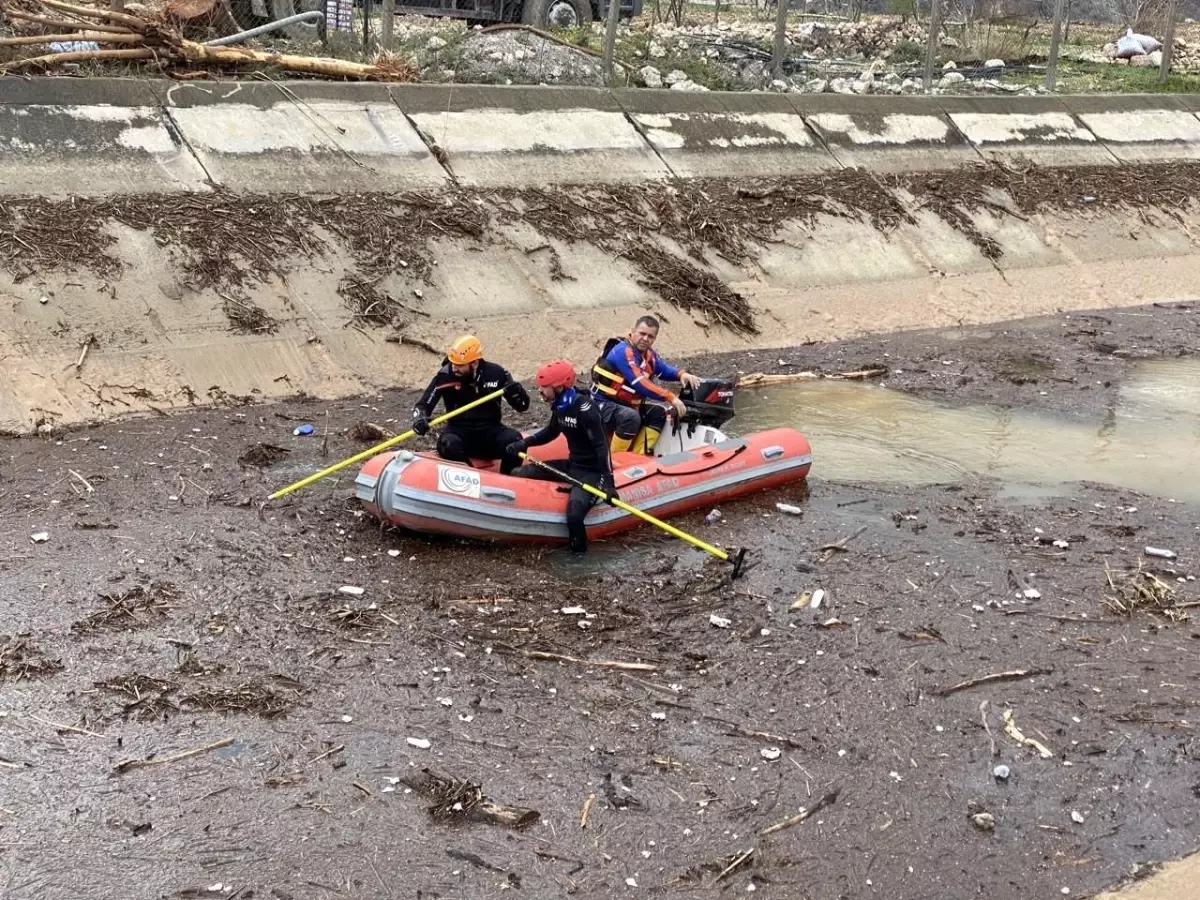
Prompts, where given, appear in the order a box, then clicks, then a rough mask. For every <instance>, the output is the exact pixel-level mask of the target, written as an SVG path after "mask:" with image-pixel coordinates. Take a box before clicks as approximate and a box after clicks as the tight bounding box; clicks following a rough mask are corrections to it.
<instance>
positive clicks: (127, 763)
mask: <svg viewBox="0 0 1200 900" xmlns="http://www.w3.org/2000/svg"><path fill="white" fill-rule="evenodd" d="M233 741H234V739H233V738H224V739H223V740H219V741H214V742H213V743H211V744H205V745H204V746H203V747H193V748H192V749H191V750H184V751H182V752H181V753H172V754H171V755H170V756H152V757H147V758H146V759H127V760H124V761H122V762H119V763H117V764H116V765H115V766H114V767H113V771H114V772H115V773H117V774H118V775H120V774H122V773H124V772H128V771H129V770H130V769H141V768H144V767H146V766H163V765H166V764H167V763H173V762H181V761H183V760H185V759H191V758H192V757H193V756H200V755H201V754H203V753H211V752H212V751H213V750H220V749H221V748H222V747H228V746H229V745H230V744H232V743H233Z"/></svg>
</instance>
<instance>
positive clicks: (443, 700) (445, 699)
mask: <svg viewBox="0 0 1200 900" xmlns="http://www.w3.org/2000/svg"><path fill="white" fill-rule="evenodd" d="M438 703H440V704H442V706H453V705H454V700H453V699H452V698H450V697H438Z"/></svg>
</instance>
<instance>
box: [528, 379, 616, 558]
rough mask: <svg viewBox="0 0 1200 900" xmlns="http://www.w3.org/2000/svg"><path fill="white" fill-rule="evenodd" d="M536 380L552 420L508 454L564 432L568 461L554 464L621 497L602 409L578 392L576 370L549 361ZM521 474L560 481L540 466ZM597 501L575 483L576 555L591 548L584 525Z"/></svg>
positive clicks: (570, 518)
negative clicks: (605, 431)
mask: <svg viewBox="0 0 1200 900" xmlns="http://www.w3.org/2000/svg"><path fill="white" fill-rule="evenodd" d="M534 380H535V381H536V382H537V386H538V393H539V394H541V396H542V399H543V400H545V401H546V402H547V403H549V404H550V421H549V422H547V423H546V425H545V426H544V427H543V428H542V430H541V431H538V432H535V433H534V434H531V435H529V437H527V438H524V439H520V440H517V441H515V442H513V443H512V444H509V445H508V448H507V453H508V454H509V455H512V456H516V455H517V454H518V453H524V452H525V451H526V450H528V449H529V448H530V447H538V446H541V445H542V444H548V443H550V442H551V441H552V440H554V439H555V438H556V437H558V436H559V435H560V434H561V435H565V436H566V439H567V453H568V458H567V459H556V460H552V461H548V464H549V465H551V466H553V467H554V468H556V469H558V470H560V471H561V472H563V474H565V475H569V476H570V477H571V478H574V479H575V480H577V481H583V482H586V483H588V484H590V485H592V486H593V487H597V488H599V489H600V490H602V491H604V493H606V494H608V495H609V496H610V497H613V496H616V493H617V491H616V485H615V484H614V482H613V471H612V458H611V457H610V456H609V453H608V437H607V436H606V435H605V433H604V423H603V422H601V421H600V409H599V407H598V406H597V404H596V402H595V401H594V400H593V399H592V397H591V395H590V394H589V393H588V392H587V391H577V390H575V367H574V366H573V365H571V363H570V362H568V361H567V360H565V359H557V360H555V361H554V362H550V363H546V365H544V366H542V367H541V368H540V369H538V371H537V375H536V376H535V378H534ZM515 474H518V475H521V476H523V477H526V478H538V479H543V480H551V481H556V480H559V479H557V478H556V477H555V476H554V474H553V473H551V472H547V471H546V470H545V469H540V468H536V467H529V468H522V469H520V470H518V472H516V473H515ZM596 499H597V498H596V497H595V496H594V495H592V494H590V493H588V492H587V491H585V490H584V489H583V488H581V487H579V485H572V487H571V494H570V496H569V497H568V498H567V541H568V543H569V545H570V547H571V551H572V552H573V553H583V552H585V551H586V550H587V529H586V528H585V526H584V524H583V520H584V517H585V516H587V514H588V510H589V509H591V508H592V507H593V506H594V505H595V503H596Z"/></svg>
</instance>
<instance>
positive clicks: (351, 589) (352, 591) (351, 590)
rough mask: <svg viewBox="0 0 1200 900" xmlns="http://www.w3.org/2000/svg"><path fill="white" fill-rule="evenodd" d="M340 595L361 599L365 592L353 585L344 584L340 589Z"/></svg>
mask: <svg viewBox="0 0 1200 900" xmlns="http://www.w3.org/2000/svg"><path fill="white" fill-rule="evenodd" d="M338 593H339V594H349V595H350V596H351V597H361V596H362V595H363V594H364V593H365V591H364V590H363V589H362V588H360V587H355V586H354V585H352V584H343V585H342V586H341V587H340V588H338Z"/></svg>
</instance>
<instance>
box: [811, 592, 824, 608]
mask: <svg viewBox="0 0 1200 900" xmlns="http://www.w3.org/2000/svg"><path fill="white" fill-rule="evenodd" d="M824 599H825V591H823V590H822V589H820V588H817V590H815V591H813V595H812V608H813V609H820V608H821V602H822V601H823V600H824Z"/></svg>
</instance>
